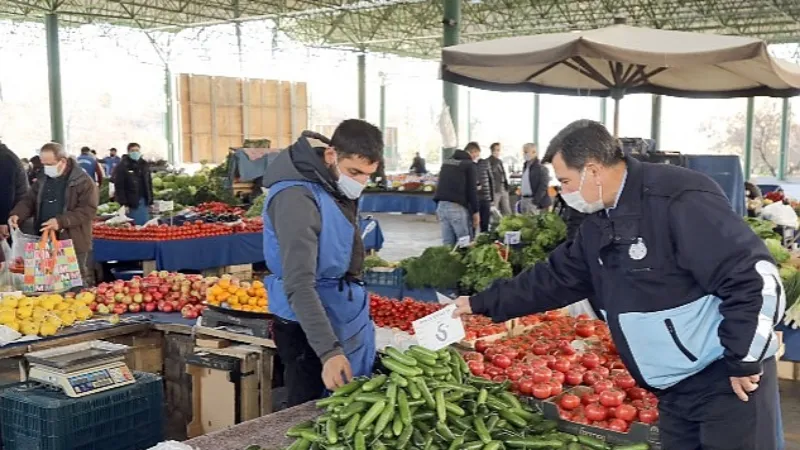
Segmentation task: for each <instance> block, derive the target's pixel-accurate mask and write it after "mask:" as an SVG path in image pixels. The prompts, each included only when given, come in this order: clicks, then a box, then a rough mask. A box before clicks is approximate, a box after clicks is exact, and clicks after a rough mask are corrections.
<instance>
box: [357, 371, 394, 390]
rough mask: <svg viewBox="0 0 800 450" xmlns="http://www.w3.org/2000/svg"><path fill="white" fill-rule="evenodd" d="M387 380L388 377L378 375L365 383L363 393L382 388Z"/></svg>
mask: <svg viewBox="0 0 800 450" xmlns="http://www.w3.org/2000/svg"><path fill="white" fill-rule="evenodd" d="M388 378H389V377H388V376H387V375H378V376H376V377H375V378H373V379H371V380H369V381H367V382H366V383H364V386H363V389H364V392H372V391H374V390H376V389H378V388H379V387H381V386H383V383H385V382H386V380H387V379H388Z"/></svg>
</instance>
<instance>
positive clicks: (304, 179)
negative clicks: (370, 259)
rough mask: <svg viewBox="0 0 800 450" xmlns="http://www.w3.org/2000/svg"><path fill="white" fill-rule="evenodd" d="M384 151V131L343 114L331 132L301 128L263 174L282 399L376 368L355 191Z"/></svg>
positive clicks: (316, 392) (297, 400) (297, 399)
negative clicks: (284, 389)
mask: <svg viewBox="0 0 800 450" xmlns="http://www.w3.org/2000/svg"><path fill="white" fill-rule="evenodd" d="M382 160H383V136H382V134H381V131H380V130H379V129H378V128H377V127H375V126H374V125H372V124H370V123H368V122H365V121H363V120H357V119H349V120H345V121H344V122H342V123H341V124H339V126H338V127H337V128H336V130H335V131H334V132H333V136H332V137H331V138H330V139H328V138H326V137H325V136H322V135H320V134H318V133H314V132H311V131H305V132H303V134H302V135H301V137H300V139H298V140H297V142H295V143H294V144H293V145H291V146H290V147H289V148H288V149H286V150H283V151H282V152H281V153H280V154H278V156H277V157H276V158H275V160H274V161H273V162H271V163H270V165H269V167H268V168H267V172H266V174H265V175H264V185H265V186H266V187H267V189H268V194H267V198H266V200H265V202H264V203H265V206H264V212H263V218H264V259H265V261H266V263H267V267H268V268H269V270H270V272H271V275H269V276H267V277H266V279H265V280H264V284H265V285H266V287H267V292H268V294H269V301H270V306H269V307H270V312H272V314H274V316H275V321H274V322H273V334H274V340H275V345H276V346H277V351H278V355H279V356H280V358H281V362H282V363H283V365H284V370H285V374H284V380H285V382H286V386H287V390H288V406H294V405H299V404H301V403H305V402H307V401H310V400H314V399H317V398H320V397H321V396H323V395H324V392H325V390H326V389H327V390H329V391H333V390H335V389H337V388H339V387H341V386H343V385H344V384H346V383H347V382H349V381H350V380H351V379H352V378H353V377H356V376H367V375H369V374H371V373H372V368H373V362H374V359H375V328H374V324H373V322H372V319H370V316H369V299H368V297H367V292H366V290H365V289H364V285H363V282H361V277H362V272H363V268H364V257H365V255H364V243H363V242H362V240H361V232H360V229H359V221H358V200H359V197H360V196H361V193H362V191H363V190H364V187H365V186H366V184H367V181H368V180H369V177H370V175H371V174H373V173H374V172H375V171H376V170H377V168H378V164H379V163H380V161H382Z"/></svg>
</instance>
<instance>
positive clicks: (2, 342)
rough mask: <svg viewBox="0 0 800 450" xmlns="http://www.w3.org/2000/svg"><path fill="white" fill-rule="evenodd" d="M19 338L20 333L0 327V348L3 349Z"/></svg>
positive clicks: (3, 326)
mask: <svg viewBox="0 0 800 450" xmlns="http://www.w3.org/2000/svg"><path fill="white" fill-rule="evenodd" d="M21 337H22V333H20V332H19V331H14V330H13V329H11V328H9V327H7V326H5V325H0V347H4V346H6V345H8V344H10V343H12V342H14V341H16V340H17V339H19V338H21Z"/></svg>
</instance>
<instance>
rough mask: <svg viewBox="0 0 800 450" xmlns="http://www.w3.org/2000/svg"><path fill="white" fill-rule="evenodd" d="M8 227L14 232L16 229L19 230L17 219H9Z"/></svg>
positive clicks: (15, 217)
mask: <svg viewBox="0 0 800 450" xmlns="http://www.w3.org/2000/svg"><path fill="white" fill-rule="evenodd" d="M8 226H10V227H11V229H12V230H16V229H17V228H19V217H18V216H11V217H9V218H8Z"/></svg>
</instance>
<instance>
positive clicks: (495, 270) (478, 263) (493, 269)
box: [461, 244, 513, 292]
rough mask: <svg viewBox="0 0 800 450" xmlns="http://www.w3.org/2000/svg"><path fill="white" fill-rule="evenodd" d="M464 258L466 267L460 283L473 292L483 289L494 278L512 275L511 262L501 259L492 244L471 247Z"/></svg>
mask: <svg viewBox="0 0 800 450" xmlns="http://www.w3.org/2000/svg"><path fill="white" fill-rule="evenodd" d="M464 259H465V262H466V265H467V269H466V271H465V272H464V276H463V277H462V278H461V283H462V285H463V286H464V287H466V288H469V289H472V290H474V291H475V292H480V291H483V290H484V289H486V288H487V287H489V285H491V284H492V283H493V282H494V281H495V280H498V279H501V278H511V277H512V276H513V272H512V270H511V264H510V263H509V262H508V261H504V260H503V258H502V257H501V256H500V252H499V251H498V248H497V246H496V245H494V244H488V245H480V246H476V247H473V248H471V249H470V250H469V251H468V252H467V256H466V257H465V258H464Z"/></svg>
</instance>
